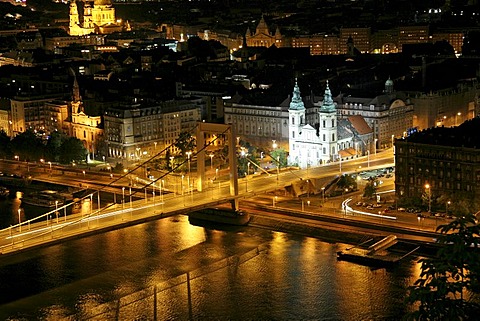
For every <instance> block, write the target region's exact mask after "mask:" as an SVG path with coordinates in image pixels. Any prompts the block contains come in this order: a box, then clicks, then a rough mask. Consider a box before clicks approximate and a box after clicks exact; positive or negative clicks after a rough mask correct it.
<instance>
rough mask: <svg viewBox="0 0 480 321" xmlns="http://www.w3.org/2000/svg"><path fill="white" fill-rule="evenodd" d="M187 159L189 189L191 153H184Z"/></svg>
mask: <svg viewBox="0 0 480 321" xmlns="http://www.w3.org/2000/svg"><path fill="white" fill-rule="evenodd" d="M186 154H187V157H188V178H187V181H188V187H189V188H190V155H192V152H186Z"/></svg>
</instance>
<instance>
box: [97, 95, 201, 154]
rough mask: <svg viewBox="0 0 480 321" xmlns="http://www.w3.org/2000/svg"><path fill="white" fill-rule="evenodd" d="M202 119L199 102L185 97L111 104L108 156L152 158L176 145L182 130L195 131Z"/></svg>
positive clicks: (107, 118) (107, 122) (107, 117)
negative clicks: (156, 101)
mask: <svg viewBox="0 0 480 321" xmlns="http://www.w3.org/2000/svg"><path fill="white" fill-rule="evenodd" d="M200 120H201V111H200V108H199V107H198V105H197V104H195V103H194V102H191V101H185V100H183V101H182V100H174V101H167V102H162V103H160V104H158V105H154V106H142V105H141V104H138V103H134V104H129V105H121V106H117V107H110V108H108V109H107V111H106V112H105V115H104V122H105V143H106V145H107V149H108V157H112V158H117V159H119V160H127V161H138V160H140V159H141V158H142V157H149V156H148V155H150V156H151V155H153V154H154V153H155V154H156V152H159V151H161V150H163V149H164V148H165V147H167V146H169V145H170V144H173V143H174V142H175V141H176V139H177V138H178V137H179V135H180V133H181V132H188V131H190V130H193V129H194V128H195V126H196V125H197V122H198V121H200ZM171 152H173V153H176V152H178V151H177V150H175V149H172V150H171Z"/></svg>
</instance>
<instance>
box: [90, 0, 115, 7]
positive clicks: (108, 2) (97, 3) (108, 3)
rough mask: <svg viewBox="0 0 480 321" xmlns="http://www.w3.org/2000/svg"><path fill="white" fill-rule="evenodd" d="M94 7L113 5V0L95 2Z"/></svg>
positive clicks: (96, 0)
mask: <svg viewBox="0 0 480 321" xmlns="http://www.w3.org/2000/svg"><path fill="white" fill-rule="evenodd" d="M93 5H94V6H108V5H112V0H95V1H94V2H93Z"/></svg>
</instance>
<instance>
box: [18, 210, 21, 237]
mask: <svg viewBox="0 0 480 321" xmlns="http://www.w3.org/2000/svg"><path fill="white" fill-rule="evenodd" d="M21 213H22V210H21V209H20V208H19V209H18V227H19V229H20V232H21V231H22V220H21V217H20V214H21Z"/></svg>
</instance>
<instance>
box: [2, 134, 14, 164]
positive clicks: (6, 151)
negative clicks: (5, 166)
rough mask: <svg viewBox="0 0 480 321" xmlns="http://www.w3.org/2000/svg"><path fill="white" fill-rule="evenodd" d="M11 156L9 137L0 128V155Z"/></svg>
mask: <svg viewBox="0 0 480 321" xmlns="http://www.w3.org/2000/svg"><path fill="white" fill-rule="evenodd" d="M11 156H12V144H11V142H10V137H8V135H7V133H6V132H5V131H4V130H3V129H2V130H0V157H2V158H7V157H11Z"/></svg>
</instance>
